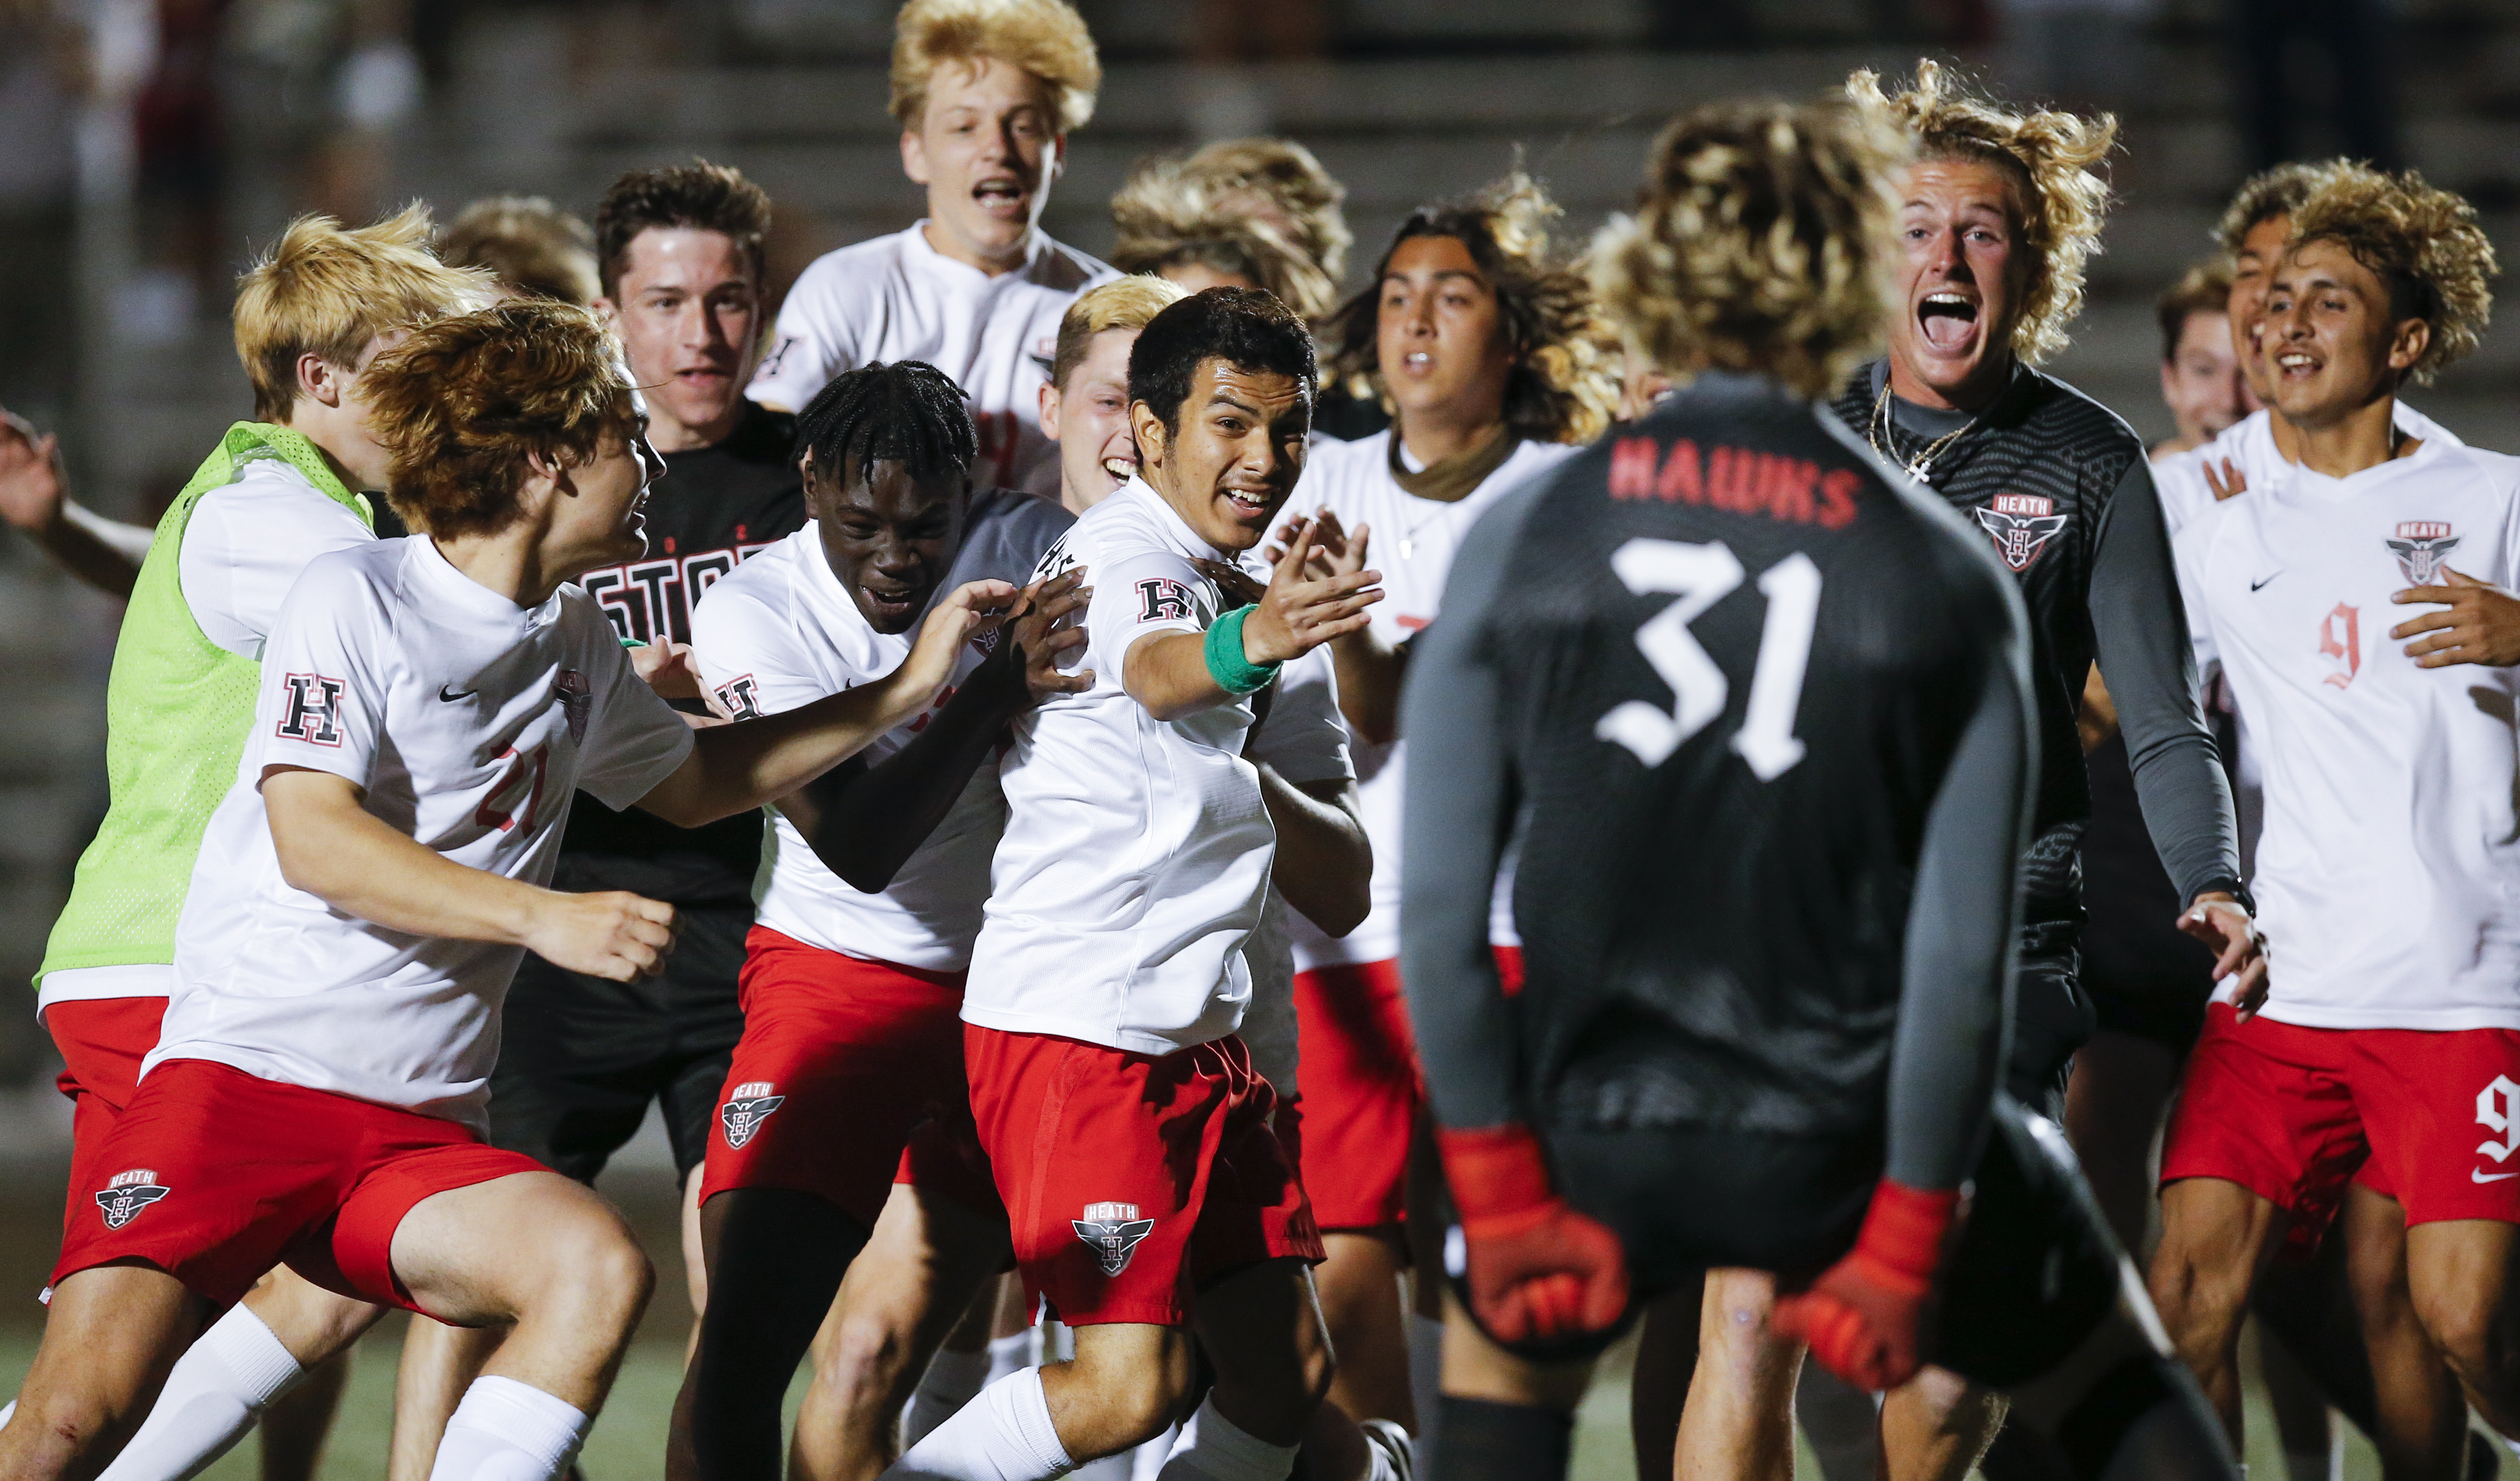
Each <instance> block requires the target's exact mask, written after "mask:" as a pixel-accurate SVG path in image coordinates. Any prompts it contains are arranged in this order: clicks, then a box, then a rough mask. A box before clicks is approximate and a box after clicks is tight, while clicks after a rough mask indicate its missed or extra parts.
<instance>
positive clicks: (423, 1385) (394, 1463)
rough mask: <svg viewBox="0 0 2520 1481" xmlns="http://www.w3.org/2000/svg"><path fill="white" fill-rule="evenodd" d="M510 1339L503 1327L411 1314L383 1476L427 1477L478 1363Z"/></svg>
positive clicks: (408, 1480)
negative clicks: (453, 1323)
mask: <svg viewBox="0 0 2520 1481" xmlns="http://www.w3.org/2000/svg"><path fill="white" fill-rule="evenodd" d="M506 1340H508V1328H507V1327H505V1326H449V1325H447V1324H445V1323H443V1322H431V1321H430V1320H428V1319H427V1317H420V1316H415V1317H413V1318H412V1319H411V1324H410V1325H409V1326H407V1327H405V1328H404V1329H403V1334H402V1363H401V1366H400V1367H398V1368H396V1369H394V1412H393V1440H392V1442H391V1444H390V1445H389V1446H388V1447H387V1449H386V1452H385V1481H428V1472H429V1470H430V1468H431V1467H432V1466H434V1465H435V1464H436V1462H437V1443H438V1441H440V1440H442V1439H444V1438H445V1437H446V1420H447V1418H448V1416H449V1415H451V1414H454V1413H455V1406H457V1405H458V1404H461V1403H463V1402H464V1391H465V1390H466V1389H468V1388H470V1387H472V1380H473V1379H475V1378H477V1377H479V1376H481V1369H482V1365H484V1364H486V1363H488V1362H489V1361H490V1358H491V1355H492V1354H494V1353H496V1352H497V1351H498V1350H499V1344H500V1343H502V1342H505V1341H506Z"/></svg>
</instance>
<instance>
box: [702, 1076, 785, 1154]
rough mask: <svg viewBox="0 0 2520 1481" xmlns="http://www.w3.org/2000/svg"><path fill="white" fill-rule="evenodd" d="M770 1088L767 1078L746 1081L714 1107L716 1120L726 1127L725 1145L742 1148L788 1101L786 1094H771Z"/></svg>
mask: <svg viewBox="0 0 2520 1481" xmlns="http://www.w3.org/2000/svg"><path fill="white" fill-rule="evenodd" d="M771 1089H772V1087H771V1084H770V1082H769V1081H767V1080H746V1081H744V1082H743V1083H742V1085H739V1086H737V1087H736V1088H735V1089H734V1090H732V1091H730V1092H728V1093H727V1098H726V1103H725V1104H724V1105H721V1106H719V1107H718V1108H717V1119H718V1124H719V1125H721V1126H723V1127H725V1128H726V1144H727V1145H728V1146H731V1147H742V1145H743V1144H745V1143H746V1142H749V1141H751V1140H752V1139H753V1138H754V1137H756V1136H758V1135H759V1134H760V1132H761V1123H762V1122H764V1121H767V1120H769V1119H770V1113H771V1112H772V1111H775V1110H777V1109H778V1108H779V1107H780V1106H782V1105H784V1104H786V1103H787V1097H786V1096H774V1095H772V1094H770V1092H771Z"/></svg>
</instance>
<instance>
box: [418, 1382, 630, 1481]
mask: <svg viewBox="0 0 2520 1481" xmlns="http://www.w3.org/2000/svg"><path fill="white" fill-rule="evenodd" d="M593 1422H594V1421H592V1420H590V1419H589V1418H587V1416H586V1415H585V1414H582V1413H580V1412H579V1411H578V1409H577V1407H576V1406H575V1405H571V1404H563V1403H562V1402H561V1401H560V1400H558V1399H555V1398H553V1397H552V1396H551V1395H549V1394H547V1393H544V1392H543V1391H542V1390H541V1389H538V1388H536V1387H534V1386H533V1385H532V1384H530V1383H519V1382H517V1380H516V1379H514V1378H498V1377H488V1376H484V1377H479V1378H475V1379H473V1380H472V1387H471V1388H468V1389H466V1390H465V1391H464V1402H463V1403H461V1404H458V1405H457V1406H455V1415H454V1417H453V1418H450V1419H448V1420H447V1421H446V1438H445V1439H443V1440H440V1441H439V1442H437V1460H436V1462H435V1463H434V1464H432V1465H431V1466H430V1467H429V1469H428V1481H554V1478H556V1477H558V1476H559V1475H560V1474H561V1472H562V1471H564V1470H566V1469H568V1462H569V1458H570V1457H572V1456H574V1455H576V1454H577V1448H578V1446H579V1445H580V1444H582V1443H584V1441H585V1439H586V1430H587V1426H588V1425H589V1424H591V1423H593Z"/></svg>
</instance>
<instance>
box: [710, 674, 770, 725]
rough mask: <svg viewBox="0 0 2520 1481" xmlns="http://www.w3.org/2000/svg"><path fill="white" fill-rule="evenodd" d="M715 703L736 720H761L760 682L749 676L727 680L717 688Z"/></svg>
mask: <svg viewBox="0 0 2520 1481" xmlns="http://www.w3.org/2000/svg"><path fill="white" fill-rule="evenodd" d="M717 702H718V703H720V704H723V705H725V706H726V712H727V713H728V714H729V715H732V716H734V717H735V718H736V719H738V720H758V719H760V718H761V681H760V680H758V679H755V678H753V677H752V676H751V675H750V674H744V675H742V677H740V678H735V679H729V680H728V681H726V682H725V683H724V684H721V685H719V686H718V687H717Z"/></svg>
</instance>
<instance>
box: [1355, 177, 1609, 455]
mask: <svg viewBox="0 0 2520 1481" xmlns="http://www.w3.org/2000/svg"><path fill="white" fill-rule="evenodd" d="M1561 214H1563V212H1562V211H1561V210H1560V209H1559V207H1558V205H1557V203H1556V202H1553V201H1552V200H1550V199H1549V193H1548V192H1547V191H1546V190H1544V189H1542V188H1541V185H1540V182H1538V181H1536V180H1534V179H1532V178H1531V177H1530V176H1529V175H1526V174H1524V173H1523V172H1522V171H1520V170H1518V169H1517V170H1515V171H1513V172H1512V173H1510V174H1508V175H1507V176H1506V177H1505V178H1503V179H1501V180H1497V181H1494V182H1492V183H1491V184H1489V185H1488V186H1487V187H1486V188H1485V189H1483V190H1481V191H1479V192H1478V193H1477V194H1475V195H1472V196H1469V197H1467V198H1464V199H1462V200H1457V201H1447V202H1438V203H1436V204H1433V205H1421V206H1419V207H1418V209H1416V210H1415V211H1412V212H1410V214H1409V219H1407V220H1406V221H1403V222H1401V223H1400V229H1399V230H1398V231H1396V232H1394V233H1392V236H1391V245H1390V246H1388V247H1384V248H1383V250H1382V258H1381V260H1380V261H1378V262H1376V263H1374V265H1373V280H1372V281H1371V282H1370V283H1368V284H1367V285H1366V286H1365V288H1364V289H1363V290H1362V291H1360V292H1358V293H1357V294H1356V295H1355V296H1354V297H1352V298H1350V299H1348V301H1347V302H1346V303H1344V304H1342V305H1340V307H1339V310H1338V312H1337V313H1336V314H1334V315H1332V316H1331V317H1330V319H1329V321H1328V329H1329V332H1330V337H1331V338H1332V339H1333V340H1334V341H1335V342H1336V343H1337V345H1338V351H1337V353H1336V354H1335V355H1333V356H1332V357H1331V365H1332V366H1333V368H1334V369H1335V371H1336V373H1337V375H1338V376H1339V378H1340V379H1342V380H1348V381H1364V382H1365V383H1367V384H1370V385H1373V386H1374V387H1375V388H1376V389H1377V390H1379V389H1380V386H1381V362H1380V359H1379V356H1378V354H1377V351H1376V348H1375V342H1374V340H1375V334H1376V331H1377V330H1378V328H1379V321H1380V317H1381V307H1382V277H1383V274H1384V273H1386V272H1388V271H1390V268H1391V257H1392V254H1393V253H1394V252H1397V251H1398V250H1399V249H1400V245H1401V244H1402V243H1404V242H1407V241H1409V240H1410V239H1411V238H1414V237H1451V238H1453V239H1455V240H1457V241H1459V242H1460V243H1461V244H1462V246H1463V247H1464V248H1466V249H1467V250H1468V251H1469V254H1470V260H1471V261H1473V262H1475V263H1477V264H1478V268H1479V271H1480V272H1481V273H1482V274H1484V275H1485V276H1486V278H1487V282H1488V287H1489V288H1490V289H1491V290H1493V291H1494V292H1495V293H1496V298H1497V309H1498V312H1499V314H1500V316H1501V317H1502V318H1503V320H1504V328H1505V334H1506V341H1507V343H1508V344H1509V345H1511V346H1512V349H1513V355H1514V365H1513V369H1512V371H1511V372H1510V373H1509V374H1508V376H1507V377H1506V385H1505V425H1506V426H1508V428H1510V429H1511V430H1512V431H1513V432H1515V433H1516V434H1517V435H1519V436H1524V437H1529V438H1531V439H1533V440H1535V441H1540V442H1590V441H1592V440H1593V439H1594V438H1596V437H1598V436H1599V435H1600V434H1601V433H1602V431H1604V430H1605V429H1607V428H1608V426H1609V425H1610V419H1611V417H1612V416H1613V415H1615V414H1616V412H1617V410H1618V406H1619V371H1620V364H1619V361H1620V354H1619V350H1620V345H1619V337H1618V334H1617V332H1616V331H1614V330H1612V329H1611V328H1610V325H1609V321H1608V320H1607V319H1605V318H1603V317H1602V315H1601V312H1600V309H1599V308H1598V305H1596V304H1595V302H1594V301H1593V291H1592V287H1591V285H1590V284H1588V283H1587V282H1586V281H1585V279H1584V274H1583V272H1582V270H1581V268H1580V266H1579V265H1577V264H1570V263H1566V262H1561V261H1559V260H1558V259H1557V258H1555V257H1554V256H1553V255H1552V254H1551V251H1550V246H1549V228H1550V224H1551V223H1552V222H1553V221H1554V220H1555V219H1556V218H1557V217H1558V216H1559V215H1561ZM1325 379H1328V378H1325ZM1383 402H1384V405H1385V406H1388V405H1389V404H1390V397H1389V396H1388V395H1387V394H1385V395H1384V397H1383Z"/></svg>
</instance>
